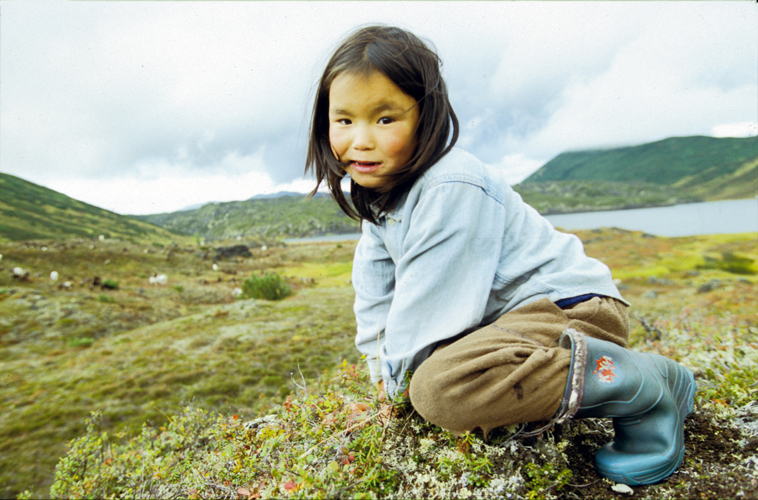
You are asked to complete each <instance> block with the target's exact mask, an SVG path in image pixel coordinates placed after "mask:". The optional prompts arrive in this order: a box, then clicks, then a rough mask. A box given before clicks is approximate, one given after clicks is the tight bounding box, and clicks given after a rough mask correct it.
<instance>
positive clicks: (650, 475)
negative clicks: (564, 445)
mask: <svg viewBox="0 0 758 500" xmlns="http://www.w3.org/2000/svg"><path fill="white" fill-rule="evenodd" d="M677 371H679V372H680V373H682V372H683V375H684V376H683V377H681V385H680V386H679V387H674V390H672V391H671V392H672V393H673V395H674V396H675V398H676V401H677V408H678V411H679V423H680V425H679V428H678V432H677V437H676V440H675V442H674V445H673V446H672V447H671V450H670V451H669V453H670V454H671V455H672V456H671V458H670V459H668V460H665V456H664V457H662V458H664V462H663V463H662V464H661V465H659V466H656V467H652V468H649V469H642V470H636V471H635V470H632V471H630V470H628V468H625V469H624V470H620V469H619V468H617V467H614V466H613V465H612V464H607V465H606V464H604V463H603V462H602V460H598V457H597V456H596V460H595V466H596V467H597V469H598V472H599V473H600V475H601V476H603V477H605V478H608V479H610V480H611V481H615V482H617V483H624V484H627V485H629V486H641V485H646V484H654V483H658V482H660V481H662V480H664V479H666V478H667V477H669V476H670V475H671V474H673V473H674V471H675V470H676V469H677V467H679V465H680V464H681V463H682V460H683V459H684V451H685V449H684V419H685V418H687V415H689V414H690V413H692V410H693V409H694V406H695V391H696V389H697V385H696V384H695V377H694V375H693V374H692V372H691V371H690V370H689V369H687V368H684V367H681V368H680V369H679V370H677ZM677 378H679V377H677ZM685 380H686V382H685ZM677 450H678V451H677Z"/></svg>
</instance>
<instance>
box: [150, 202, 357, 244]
mask: <svg viewBox="0 0 758 500" xmlns="http://www.w3.org/2000/svg"><path fill="white" fill-rule="evenodd" d="M136 218H137V219H140V220H143V221H146V222H150V223H152V224H155V225H157V226H161V227H164V228H166V229H170V230H172V231H176V232H179V233H184V234H197V235H198V236H202V237H204V238H206V239H208V240H224V239H230V238H236V237H238V236H239V237H245V238H250V237H260V238H264V239H269V238H277V237H305V236H318V235H324V234H344V233H357V232H359V231H360V226H359V224H358V222H356V221H354V220H353V219H351V218H349V217H348V216H347V215H345V214H344V213H343V212H342V210H340V208H339V206H338V205H337V204H336V203H335V202H334V200H332V198H331V197H329V196H318V197H314V198H307V197H306V196H305V195H290V196H281V197H278V198H268V199H250V200H245V201H232V202H227V203H209V204H207V205H204V206H203V207H200V208H197V209H194V210H185V211H181V212H171V213H163V214H153V215H141V216H136Z"/></svg>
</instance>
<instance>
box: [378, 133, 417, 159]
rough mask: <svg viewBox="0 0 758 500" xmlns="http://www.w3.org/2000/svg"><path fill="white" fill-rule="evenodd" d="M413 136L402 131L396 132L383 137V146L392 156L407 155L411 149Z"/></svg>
mask: <svg viewBox="0 0 758 500" xmlns="http://www.w3.org/2000/svg"><path fill="white" fill-rule="evenodd" d="M412 141H413V136H412V135H411V134H408V133H404V132H397V133H393V134H391V135H389V136H388V137H386V138H385V143H384V144H385V148H386V151H387V153H389V154H390V155H392V156H400V155H407V154H408V150H409V149H412V144H411V142H412Z"/></svg>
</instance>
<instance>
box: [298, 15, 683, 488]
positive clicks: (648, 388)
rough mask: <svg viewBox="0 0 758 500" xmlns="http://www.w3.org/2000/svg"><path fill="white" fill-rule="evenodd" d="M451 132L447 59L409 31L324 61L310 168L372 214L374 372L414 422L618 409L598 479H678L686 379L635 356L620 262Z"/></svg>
mask: <svg viewBox="0 0 758 500" xmlns="http://www.w3.org/2000/svg"><path fill="white" fill-rule="evenodd" d="M457 137H458V121H457V118H456V116H455V113H454V112H453V109H452V107H451V106H450V102H449V100H448V96H447V90H446V87H445V82H444V81H443V79H442V76H441V74H440V62H439V59H438V57H437V55H436V54H435V53H434V52H432V51H431V50H430V49H429V48H428V47H427V46H426V45H425V44H424V43H423V42H422V41H421V40H419V39H418V38H417V37H416V36H414V35H413V34H411V33H409V32H407V31H404V30H401V29H398V28H394V27H383V26H374V27H366V28H362V29H359V30H358V31H356V32H355V33H353V34H352V35H351V36H350V37H349V38H347V39H346V40H345V41H344V42H343V43H342V45H341V46H340V47H339V48H338V49H337V51H336V52H335V53H334V55H333V56H332V58H331V60H330V61H329V63H328V64H327V66H326V69H325V71H324V74H323V76H322V77H321V81H320V84H319V87H318V91H317V96H316V101H315V104H314V108H313V121H312V124H311V135H310V142H309V146H308V156H307V160H306V171H310V170H312V171H314V172H315V174H316V178H317V181H318V184H320V183H321V182H326V184H327V185H328V186H329V189H330V190H331V193H332V196H333V197H334V199H335V200H336V201H337V203H338V204H339V205H340V207H341V208H342V209H343V210H344V211H345V212H346V213H347V214H348V215H350V216H352V217H354V218H357V219H360V220H361V221H362V236H361V239H360V241H359V243H358V246H357V249H356V252H355V260H354V264H353V285H354V287H355V295H356V297H355V315H356V318H357V323H358V334H357V337H356V346H357V347H358V349H359V350H360V352H362V353H363V354H365V355H366V358H367V360H368V367H369V370H370V373H371V379H372V381H373V382H375V383H377V384H378V385H379V387H380V390H386V392H387V393H388V394H389V395H396V394H403V393H405V391H406V389H408V390H409V395H410V400H411V403H412V404H413V406H414V407H415V408H416V410H417V411H418V412H419V414H421V415H422V416H423V417H424V418H425V419H427V420H428V421H430V422H432V423H434V424H436V425H439V426H440V427H443V428H446V429H449V430H451V431H452V432H454V433H458V434H460V433H464V432H466V431H472V430H474V429H477V428H478V429H481V430H482V431H483V432H484V433H487V432H489V431H490V430H492V429H494V428H496V427H499V426H503V425H510V424H515V423H525V422H537V421H545V420H550V421H551V424H553V423H559V422H563V421H565V420H566V419H568V418H586V417H613V425H614V429H615V438H614V440H613V441H612V442H611V443H609V444H607V445H606V446H604V447H603V448H602V449H601V450H600V451H599V452H598V453H597V455H596V460H595V461H596V465H597V468H598V470H599V472H600V474H601V475H603V476H605V477H607V478H609V479H612V480H614V481H617V482H622V483H626V484H629V485H638V484H650V483H655V482H658V481H661V480H662V479H664V478H666V477H668V476H669V475H671V474H672V473H673V472H674V470H675V469H676V468H677V467H678V466H679V463H680V462H681V460H682V458H683V456H684V436H683V425H684V424H683V423H684V419H685V417H686V416H687V414H689V413H690V412H691V411H692V407H693V398H694V393H695V381H694V378H693V375H692V373H691V372H690V371H689V370H688V369H686V368H684V367H682V366H680V365H679V364H677V363H675V362H674V361H671V360H669V359H667V358H664V357H662V356H658V355H655V354H638V353H634V352H632V351H629V350H627V349H626V345H627V341H628V335H629V318H628V315H627V312H626V307H627V305H628V303H627V302H626V301H625V300H624V299H623V298H622V297H621V295H620V294H619V292H618V290H617V289H616V287H615V285H614V284H613V281H612V279H611V273H610V271H609V269H608V268H607V267H606V266H605V265H604V264H602V263H601V262H599V261H597V260H595V259H592V258H589V257H587V256H586V255H585V254H584V249H583V247H582V244H581V242H580V241H579V239H578V238H577V237H575V236H573V235H568V234H564V233H560V232H557V231H556V230H555V229H554V228H553V227H552V226H551V225H550V223H549V222H548V221H547V220H545V219H544V218H543V217H541V216H540V215H539V214H538V213H537V212H536V211H535V210H534V209H532V208H531V207H530V206H528V205H526V204H525V203H524V202H523V201H522V200H521V197H520V196H519V195H518V194H517V193H515V192H514V191H513V190H512V189H511V188H510V187H509V185H508V184H507V183H506V182H505V180H504V178H503V177H502V175H501V173H500V172H499V171H498V170H497V169H494V168H491V167H489V166H487V165H485V164H483V163H482V162H480V161H479V160H478V159H476V158H475V157H473V156H472V155H470V154H468V153H467V152H465V151H462V150H460V149H454V148H453V145H454V144H455V142H456V139H457ZM346 175H349V176H350V186H351V199H352V206H351V204H350V203H348V201H347V200H346V199H345V197H344V195H343V193H342V188H341V181H342V179H343V178H344V177H345V176H346ZM314 192H315V190H314ZM409 374H412V378H411V379H410V383H409V384H408V382H407V377H408V375H409Z"/></svg>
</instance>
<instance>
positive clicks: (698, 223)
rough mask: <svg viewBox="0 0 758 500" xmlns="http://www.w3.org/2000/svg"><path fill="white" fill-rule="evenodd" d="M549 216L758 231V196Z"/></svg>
mask: <svg viewBox="0 0 758 500" xmlns="http://www.w3.org/2000/svg"><path fill="white" fill-rule="evenodd" d="M546 219H547V220H549V221H550V223H551V224H553V226H555V227H557V228H560V229H565V230H568V231H572V230H576V229H597V228H600V227H617V228H619V229H627V230H629V231H643V232H645V233H649V234H654V235H656V236H694V235H698V234H732V233H752V232H758V197H756V198H751V199H748V200H727V201H708V202H704V203H686V204H683V205H674V206H671V207H655V208H637V209H633V210H610V211H607V212H585V213H579V214H561V215H548V216H547V217H546ZM360 237H361V235H360V234H336V235H332V236H316V237H313V238H300V239H290V240H284V241H285V242H286V243H306V242H310V241H351V240H357V239H359V238H360Z"/></svg>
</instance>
